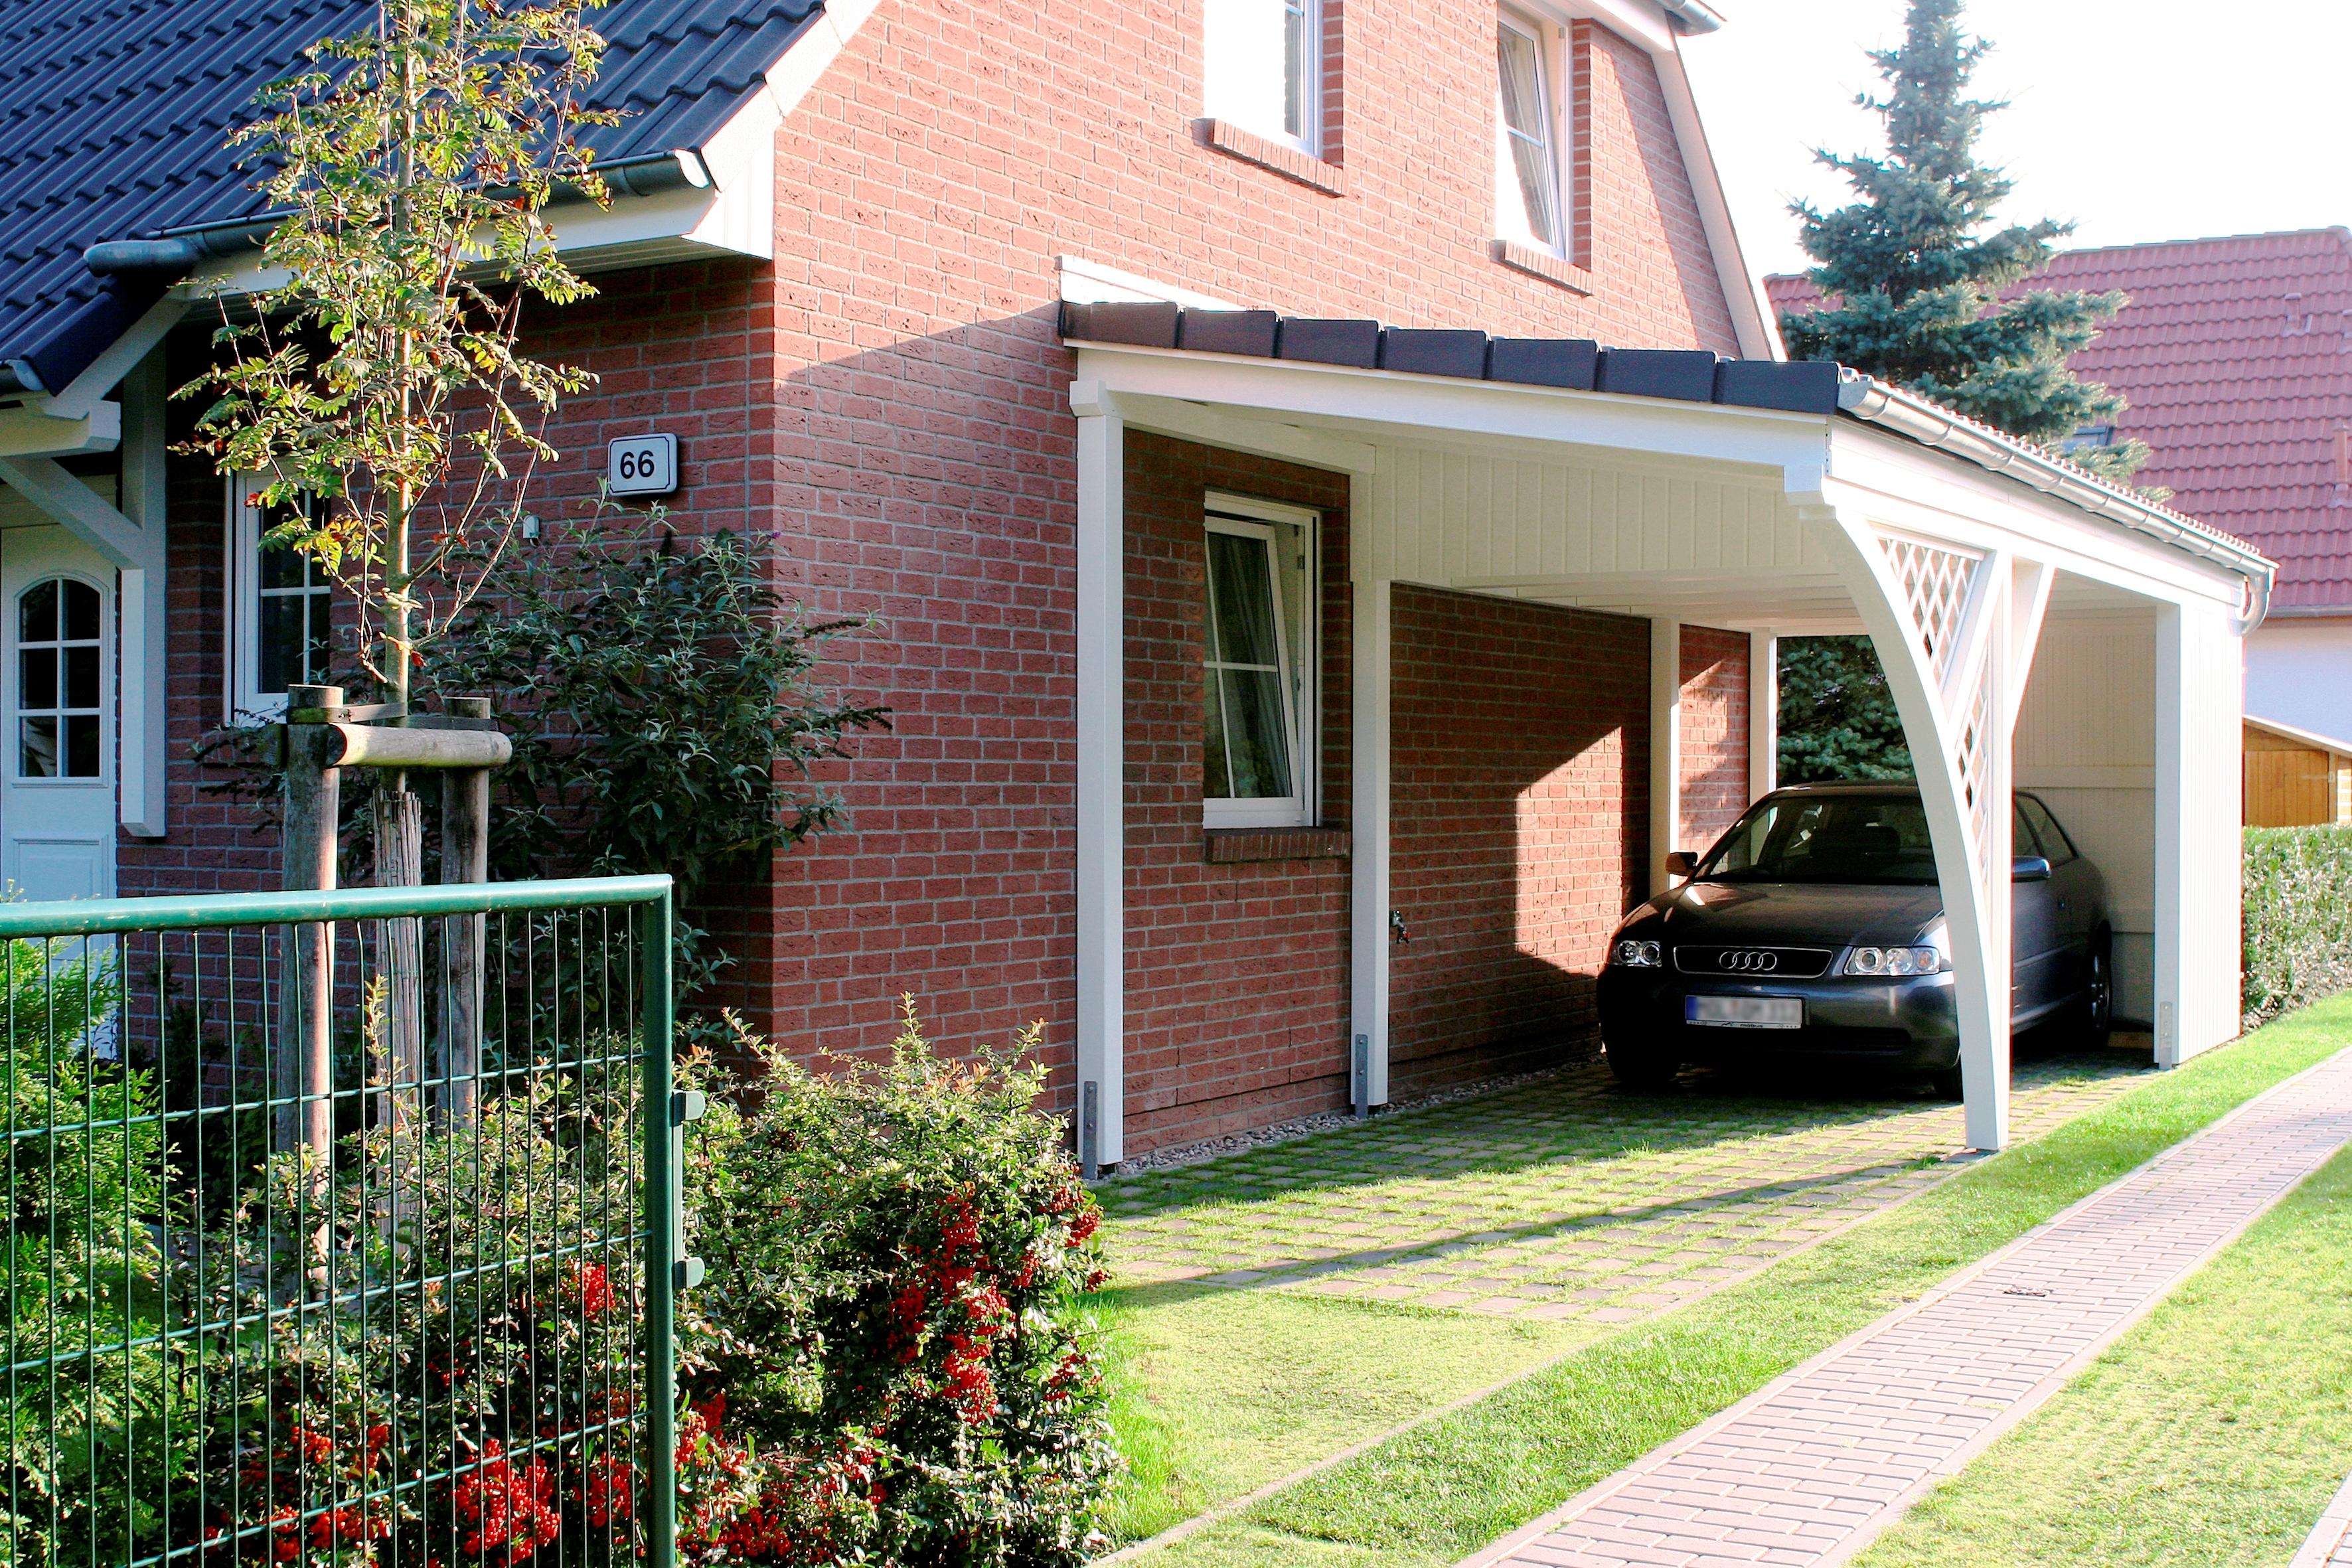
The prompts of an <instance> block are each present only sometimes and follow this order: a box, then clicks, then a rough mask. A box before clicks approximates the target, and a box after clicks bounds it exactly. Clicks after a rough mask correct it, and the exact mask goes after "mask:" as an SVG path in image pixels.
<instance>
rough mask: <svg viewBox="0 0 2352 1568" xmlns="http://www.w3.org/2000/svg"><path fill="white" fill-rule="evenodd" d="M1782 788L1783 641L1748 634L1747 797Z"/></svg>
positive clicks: (1767, 635) (1765, 634) (1760, 796)
mask: <svg viewBox="0 0 2352 1568" xmlns="http://www.w3.org/2000/svg"><path fill="white" fill-rule="evenodd" d="M1779 788H1780V638H1779V637H1777V636H1775V635H1774V634H1772V633H1770V632H1749V633H1748V799H1749V800H1751V801H1757V800H1761V799H1763V798H1764V797H1765V796H1766V795H1770V794H1771V793H1772V792H1773V791H1774V790H1776V789H1779Z"/></svg>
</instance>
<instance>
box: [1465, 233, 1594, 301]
mask: <svg viewBox="0 0 2352 1568" xmlns="http://www.w3.org/2000/svg"><path fill="white" fill-rule="evenodd" d="M1489 243H1490V246H1491V254H1492V255H1493V256H1494V258H1495V259H1496V260H1497V261H1499V262H1501V263H1502V264H1503V265H1504V266H1506V267H1507V268H1511V269H1512V270H1513V271H1515V272H1524V273H1526V274H1528V276H1529V277H1531V278H1540V279H1543V280H1544V281H1545V282H1547V283H1557V284H1559V286H1560V287H1561V288H1563V289H1568V290H1569V291H1570V293H1575V294H1590V293H1591V292H1592V287H1593V285H1592V268H1590V267H1579V266H1578V265H1576V263H1574V262H1573V261H1570V260H1568V259H1566V258H1563V257H1558V256H1554V255H1553V254H1552V253H1551V252H1549V251H1548V250H1538V249H1537V248H1536V247H1534V246H1532V245H1521V244H1520V243H1519V242H1518V241H1517V240H1516V239H1497V240H1494V241H1491V242H1489Z"/></svg>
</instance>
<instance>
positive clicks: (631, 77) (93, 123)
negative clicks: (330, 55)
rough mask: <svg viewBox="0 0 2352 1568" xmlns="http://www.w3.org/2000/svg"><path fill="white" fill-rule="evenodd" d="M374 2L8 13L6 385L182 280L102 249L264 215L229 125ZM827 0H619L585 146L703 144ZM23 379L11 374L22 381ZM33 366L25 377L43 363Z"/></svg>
mask: <svg viewBox="0 0 2352 1568" xmlns="http://www.w3.org/2000/svg"><path fill="white" fill-rule="evenodd" d="M375 8H376V7H375V5H374V0H11V3H10V4H8V5H5V6H0V385H5V384H7V382H8V381H9V380H11V379H13V381H14V382H15V384H16V385H19V386H26V387H30V388H33V389H36V390H37V389H40V388H44V387H46V388H47V389H50V390H56V389H58V388H59V387H62V386H63V385H64V384H66V383H67V382H68V381H70V380H71V379H72V377H73V376H74V375H75V374H78V373H79V371H80V370H81V369H82V368H83V367H84V366H86V365H87V364H88V363H89V362H90V360H91V359H93V358H94V357H95V356H96V355H97V354H98V353H100V351H102V350H103V349H104V348H105V347H106V345H107V344H109V343H110V342H113V340H114V339H115V337H116V336H117V335H119V334H120V333H121V331H122V330H123V329H124V328H125V327H127V326H128V325H129V324H130V323H131V321H135V320H136V319H137V318H138V316H139V315H140V313H141V312H142V311H143V310H146V309H147V307H148V306H149V305H151V304H152V303H153V302H154V300H156V298H158V297H159V295H160V294H161V292H162V289H163V285H164V283H165V282H166V281H167V279H163V278H161V277H158V276H153V275H149V276H147V277H145V278H143V279H136V278H115V279H101V278H100V277H98V276H96V275H95V274H93V273H92V272H91V271H90V270H89V268H88V267H87V266H85V265H84V264H83V260H82V256H83V253H84V252H85V251H86V250H87V249H88V248H89V247H90V246H92V245H94V244H97V243H99V242H100V241H104V240H119V239H132V238H146V237H156V236H161V235H167V234H172V233H178V232H185V231H189V230H194V229H203V228H208V227H213V226H220V225H225V224H234V223H236V222H238V221H239V220H245V219H252V218H256V217H258V216H261V215H262V213H263V209H264V205H265V204H264V202H263V199H262V197H261V196H260V195H259V194H258V193H257V192H256V191H255V190H254V189H253V188H252V185H251V184H250V180H249V177H248V176H247V175H246V174H242V173H240V172H239V171H238V170H237V169H236V167H235V165H234V164H233V163H232V161H231V156H230V153H229V151H228V149H227V146H226V142H227V139H228V135H229V132H230V131H231V130H232V128H234V127H235V126H236V124H238V123H239V122H240V121H243V120H244V119H246V118H247V116H248V115H249V113H250V112H251V109H250V106H251V104H252V100H253V96H254V93H255V91H256V90H257V89H259V88H261V87H263V86H264V85H266V84H268V82H271V81H274V80H277V79H280V78H282V77H285V76H288V75H289V74H291V73H292V72H293V71H294V70H296V69H297V68H299V67H300V66H301V65H302V63H303V59H302V51H303V50H304V49H305V48H307V47H309V46H310V45H311V44H313V43H315V42H317V41H318V40H320V38H324V37H332V36H334V35H336V34H339V33H348V32H351V31H352V30H354V29H355V28H357V27H360V26H364V25H365V24H366V23H367V21H368V19H369V18H370V17H371V16H373V14H374V12H375ZM821 9H822V0H614V3H613V4H612V5H609V6H608V7H607V8H605V9H604V10H603V11H600V12H597V13H595V14H594V15H593V24H594V26H596V28H597V30H598V31H599V32H600V33H602V34H603V35H604V38H605V41H606V44H607V46H608V47H607V49H606V53H605V57H604V69H603V70H602V72H601V73H600V74H599V75H598V77H597V79H596V84H595V89H594V92H593V102H594V104H595V105H596V106H597V107H600V108H605V109H614V110H620V111H621V114H622V118H621V121H620V122H619V123H618V124H617V125H613V126H600V127H593V128H591V129H590V130H589V131H588V132H586V133H585V134H584V135H583V140H584V141H586V142H589V143H590V144H591V145H592V146H593V148H594V149H595V152H596V154H597V157H598V159H599V161H600V162H602V163H605V164H607V165H611V164H619V163H628V162H631V161H633V160H638V159H646V158H649V157H658V156H660V155H663V154H666V153H677V152H679V151H697V150H699V149H700V148H701V147H702V146H703V145H705V143H706V142H707V141H708V140H709V137H710V136H711V135H712V134H713V133H714V132H717V131H718V129H719V127H720V126H722V125H724V124H725V123H726V122H727V121H728V120H729V119H730V118H731V117H732V116H733V115H734V113H735V112H736V110H739V109H740V108H742V107H743V106H744V104H745V103H746V102H748V101H749V100H750V99H751V96H752V95H753V94H754V93H756V92H758V91H760V90H761V86H762V84H763V82H764V79H765V76H766V72H767V70H768V69H769V68H770V67H772V66H773V65H774V64H775V63H776V61H777V60H778V59H780V58H782V55H783V53H784V51H785V49H786V48H788V47H790V46H791V45H792V43H793V41H794V40H795V39H796V38H798V37H800V36H801V35H802V33H803V31H805V30H806V28H807V26H809V23H810V22H811V20H812V19H813V18H814V17H815V16H817V15H818V13H819V12H820V11H821ZM12 371H13V373H14V374H13V376H12V375H11V372H12ZM27 372H29V373H30V374H26V373H27Z"/></svg>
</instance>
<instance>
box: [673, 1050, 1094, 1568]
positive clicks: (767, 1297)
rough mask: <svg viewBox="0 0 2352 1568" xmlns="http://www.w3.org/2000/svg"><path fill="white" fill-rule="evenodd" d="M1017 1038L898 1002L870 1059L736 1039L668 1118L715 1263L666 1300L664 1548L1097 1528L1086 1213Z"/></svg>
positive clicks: (974, 1541)
mask: <svg viewBox="0 0 2352 1568" xmlns="http://www.w3.org/2000/svg"><path fill="white" fill-rule="evenodd" d="M1032 1046H1034V1033H1033V1035H1032V1036H1030V1037H1026V1038H1024V1040H1023V1041H1021V1042H1020V1044H1019V1045H1018V1046H1017V1047H1015V1049H1014V1051H1013V1052H1012V1053H1007V1054H1003V1055H983V1056H982V1058H979V1059H978V1060H976V1061H974V1062H971V1063H969V1064H963V1063H949V1062H944V1061H941V1060H940V1059H939V1058H936V1057H934V1056H933V1055H932V1054H931V1052H930V1050H929V1047H928V1046H927V1045H926V1044H925V1043H924V1040H923V1038H922V1036H921V1034H920V1032H919V1029H918V1027H917V1025H916V1021H915V1018H914V1016H913V1013H912V1011H911V1009H910V1010H909V1012H908V1016H907V1022H906V1028H905V1031H904V1032H903V1033H902V1034H901V1036H900V1037H899V1038H898V1043H897V1045H896V1047H894V1049H893V1051H892V1054H891V1057H890V1058H889V1059H888V1060H887V1062H885V1063H883V1064H881V1065H880V1066H878V1067H866V1066H865V1065H864V1064H859V1063H853V1062H845V1063H840V1064H836V1065H837V1066H839V1067H840V1068H844V1069H845V1070H843V1071H840V1072H838V1073H835V1074H832V1075H818V1074H814V1073H811V1072H808V1071H805V1070H803V1069H802V1068H798V1067H796V1066H794V1065H793V1063H791V1062H789V1061H787V1060H786V1059H784V1058H783V1057H782V1054H781V1053H780V1052H778V1051H777V1050H776V1049H775V1048H774V1047H771V1046H769V1045H767V1044H766V1043H764V1042H761V1041H759V1040H757V1039H754V1038H751V1037H742V1038H741V1039H740V1047H739V1049H740V1054H741V1055H743V1056H747V1057H749V1058H751V1059H752V1060H753V1061H754V1062H756V1063H757V1064H759V1066H760V1067H761V1068H763V1069H764V1073H763V1076H761V1077H760V1078H758V1079H754V1080H753V1081H751V1083H750V1084H749V1085H748V1086H747V1087H748V1088H749V1089H750V1091H751V1094H752V1095H755V1096H756V1097H757V1098H756V1100H751V1099H749V1098H742V1097H739V1098H738V1099H737V1100H734V1101H731V1102H730V1101H719V1102H718V1103H716V1104H715V1105H714V1107H713V1109H712V1111H711V1113H710V1115H709V1117H708V1118H706V1119H705V1120H704V1121H700V1122H698V1123H696V1124H695V1126H694V1128H693V1129H692V1131H690V1132H689V1133H688V1137H687V1141H686V1149H687V1183H686V1192H687V1202H688V1238H689V1242H690V1243H692V1244H695V1249H696V1250H697V1251H698V1252H699V1253H700V1254H701V1255H702V1256H703V1257H704V1258H705V1259H706V1260H707V1261H708V1264H709V1269H710V1274H709V1279H707V1280H706V1281H705V1282H704V1284H703V1286H702V1287H701V1288H700V1289H697V1290H694V1291H691V1292H688V1295H687V1296H686V1297H685V1298H684V1299H683V1300H681V1302H680V1310H679V1317H680V1336H679V1337H680V1345H681V1351H682V1354H683V1356H684V1358H685V1363H686V1372H687V1385H688V1390H689V1397H690V1405H691V1408H690V1413H689V1415H688V1418H687V1421H686V1425H685V1427H684V1432H685V1442H684V1444H683V1445H682V1457H683V1458H684V1461H685V1462H684V1464H683V1466H682V1477H681V1485H682V1488H683V1489H684V1493H685V1496H684V1500H683V1501H682V1504H681V1512H682V1515H683V1519H682V1522H681V1526H680V1539H681V1547H680V1550H681V1553H682V1555H683V1554H688V1553H690V1554H691V1557H692V1560H695V1561H706V1562H755V1563H834V1562H859V1563H866V1562H876V1563H898V1564H904V1565H906V1568H928V1565H938V1568H979V1565H982V1564H987V1565H1005V1568H1010V1565H1013V1564H1020V1565H1023V1568H1028V1565H1038V1568H1047V1565H1055V1564H1071V1563H1079V1562H1082V1561H1084V1560H1085V1558H1087V1556H1088V1555H1090V1554H1091V1553H1092V1552H1095V1551H1096V1550H1097V1549H1099V1548H1100V1547H1101V1546H1102V1545H1103V1544H1104V1543H1105V1541H1104V1537H1103V1535H1102V1534H1101V1532H1100V1531H1099V1530H1098V1529H1097V1514H1098V1512H1099V1510H1100V1508H1101V1506H1102V1503H1103V1500H1104V1497H1105V1494H1106V1492H1107V1490H1108V1486H1109V1483H1110V1481H1111V1479H1112V1478H1113V1477H1114V1475H1115V1474H1116V1472H1117V1470H1118V1457H1117V1455H1116V1453H1115V1452H1114V1450H1113V1449H1112V1448H1111V1446H1110V1431H1109V1424H1108V1419H1107V1418H1106V1415H1105V1413H1104V1404H1105V1392H1104V1389H1103V1386H1102V1379H1101V1376H1100V1373H1099V1370H1098V1368H1097V1364H1096V1360H1095V1357H1094V1355H1093V1353H1092V1352H1091V1351H1090V1350H1089V1348H1088V1346H1087V1343H1086V1342H1085V1339H1084V1320H1083V1316H1082V1312H1081V1310H1080V1306H1079V1300H1078V1297H1079V1293H1080V1292H1081V1291H1082V1290H1084V1289H1089V1288H1091V1287H1092V1286H1093V1285H1095V1284H1097V1283H1099V1280H1100V1272H1099V1268H1098V1266H1097V1258H1096V1247H1095V1244H1094V1242H1093V1241H1092V1239H1091V1238H1092V1237H1093V1235H1094V1231H1095V1226H1096V1223H1097V1210H1096V1208H1095V1205H1094V1202H1093V1200H1092V1199H1091V1198H1090V1197H1088V1196H1087V1194H1086V1191H1085V1189H1084V1188H1083V1187H1081V1186H1080V1185H1079V1184H1078V1182H1077V1179H1076V1173H1075V1172H1074V1171H1073V1170H1072V1168H1071V1165H1070V1162H1069V1158H1068V1156H1067V1155H1066V1153H1065V1152H1063V1150H1062V1131H1061V1128H1060V1126H1059V1124H1058V1123H1056V1122H1055V1121H1052V1120H1050V1119H1048V1118H1045V1117H1043V1116H1040V1115H1038V1114H1037V1111H1036V1108H1035V1105H1036V1100H1037V1096H1038V1095H1039V1094H1040V1093H1041V1092H1042V1091H1043V1089H1044V1088H1045V1070H1044V1068H1040V1067H1036V1066H1034V1065H1030V1064H1027V1063H1024V1061H1022V1060H1021V1057H1022V1055H1023V1054H1024V1053H1025V1052H1026V1051H1027V1050H1028V1049H1029V1048H1030V1047H1032ZM689 1074H690V1076H692V1077H694V1078H695V1079H698V1081H701V1082H704V1083H707V1084H709V1085H710V1086H711V1087H713V1088H714V1089H715V1088H719V1087H720V1083H719V1079H718V1078H717V1077H716V1069H714V1068H713V1067H712V1066H711V1065H710V1064H709V1062H708V1061H700V1062H698V1063H696V1064H695V1065H693V1066H692V1067H691V1068H690V1069H689Z"/></svg>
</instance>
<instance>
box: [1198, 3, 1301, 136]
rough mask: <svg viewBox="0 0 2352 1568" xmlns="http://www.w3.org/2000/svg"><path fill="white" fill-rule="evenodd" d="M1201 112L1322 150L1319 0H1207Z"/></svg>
mask: <svg viewBox="0 0 2352 1568" xmlns="http://www.w3.org/2000/svg"><path fill="white" fill-rule="evenodd" d="M1204 20H1205V28H1204V37H1202V56H1203V58H1204V61H1205V63H1206V66H1207V78H1208V79H1207V81H1206V83H1205V84H1204V85H1205V87H1206V92H1205V93H1204V95H1203V96H1204V99H1205V100H1206V102H1205V111H1206V112H1207V114H1208V115H1209V117H1210V118H1211V119H1213V120H1222V121H1229V122H1231V123H1232V124H1234V125H1238V126H1240V127H1242V128H1243V129H1244V130H1247V131H1254V132H1257V134H1259V135H1261V136H1265V137H1268V138H1271V139H1272V140H1274V141H1276V142H1285V143H1286V144H1288V145H1290V146H1292V147H1295V148H1297V150H1298V151H1299V152H1301V153H1307V154H1308V155H1309V156H1310V157H1312V156H1320V151H1319V146H1318V143H1319V142H1320V140H1321V127H1320V124H1319V121H1320V118H1321V117H1320V114H1319V110H1320V109H1321V100H1322V81H1323V47H1322V41H1323V18H1322V0H1207V4H1206V9H1205V16H1204Z"/></svg>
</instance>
